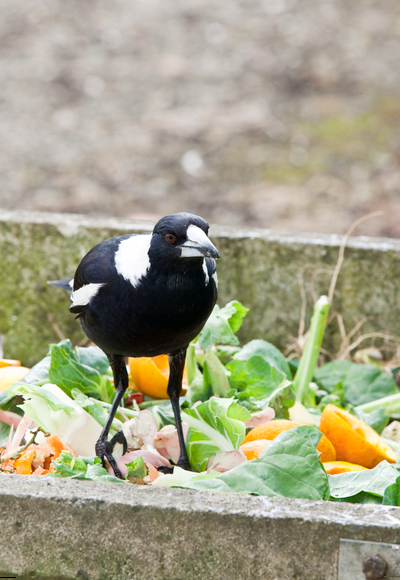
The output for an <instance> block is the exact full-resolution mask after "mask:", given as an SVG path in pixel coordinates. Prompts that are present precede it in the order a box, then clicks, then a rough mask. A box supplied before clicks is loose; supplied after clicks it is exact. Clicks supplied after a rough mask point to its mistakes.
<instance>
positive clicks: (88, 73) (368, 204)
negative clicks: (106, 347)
mask: <svg viewBox="0 0 400 580" xmlns="http://www.w3.org/2000/svg"><path fill="white" fill-rule="evenodd" d="M399 63H400V4H399V2H398V0H386V1H385V2H381V1H380V0H358V1H357V2H354V1H353V0H229V1H227V0H220V1H219V2H215V1H214V0H173V1H169V2H168V1H166V0H114V1H113V2H107V1H105V0H69V1H68V2H63V1H62V0H51V1H50V0H3V1H2V2H1V3H0V207H2V208H6V209H24V210H41V211H61V212H77V213H85V214H91V215H98V216H103V215H107V216H124V217H128V218H129V217H132V218H137V217H146V218H151V219H157V218H158V217H160V216H162V215H164V214H166V213H171V212H175V211H191V212H194V213H198V214H200V215H202V216H203V217H205V218H206V219H207V220H208V221H210V222H213V223H219V224H230V225H246V226H257V227H263V228H271V229H275V230H281V231H298V232H336V233H343V232H344V231H346V229H347V228H348V227H349V225H350V224H351V223H352V222H353V221H354V220H355V219H357V218H358V217H360V216H362V215H364V214H366V213H368V212H370V211H374V210H380V209H381V210H383V212H384V213H383V215H382V217H380V218H376V219H374V220H370V221H368V222H366V223H365V224H364V225H363V226H361V227H360V228H359V229H358V230H357V233H362V234H367V235H379V236H392V237H400V66H399Z"/></svg>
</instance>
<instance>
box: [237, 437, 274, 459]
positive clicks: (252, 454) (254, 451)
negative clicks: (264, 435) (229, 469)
mask: <svg viewBox="0 0 400 580" xmlns="http://www.w3.org/2000/svg"><path fill="white" fill-rule="evenodd" d="M269 443H271V440H269V441H268V439H258V440H257V441H248V442H247V443H242V445H241V446H240V448H239V449H240V450H241V451H243V453H244V454H245V455H246V459H247V460H248V461H251V460H252V459H258V458H259V456H260V454H261V451H264V449H265V448H266V446H267V445H268V444H269Z"/></svg>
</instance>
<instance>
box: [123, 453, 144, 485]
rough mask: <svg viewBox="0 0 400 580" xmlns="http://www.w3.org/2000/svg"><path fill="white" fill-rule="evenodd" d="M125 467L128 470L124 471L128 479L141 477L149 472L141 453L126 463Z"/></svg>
mask: <svg viewBox="0 0 400 580" xmlns="http://www.w3.org/2000/svg"><path fill="white" fill-rule="evenodd" d="M126 467H127V468H128V471H127V473H126V479H129V478H130V477H133V478H137V477H140V478H142V479H143V478H144V477H146V475H147V474H148V472H149V470H148V469H147V467H146V464H145V462H144V459H143V457H142V456H141V455H139V457H136V459H133V461H130V462H129V463H126Z"/></svg>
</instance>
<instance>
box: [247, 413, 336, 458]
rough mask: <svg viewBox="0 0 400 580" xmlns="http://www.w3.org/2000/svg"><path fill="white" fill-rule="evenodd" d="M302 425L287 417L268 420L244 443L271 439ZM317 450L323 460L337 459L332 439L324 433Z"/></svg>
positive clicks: (250, 433)
mask: <svg viewBox="0 0 400 580" xmlns="http://www.w3.org/2000/svg"><path fill="white" fill-rule="evenodd" d="M300 425H301V423H297V422H296V421H289V420H287V419H273V420H272V421H268V423H264V424H263V425H258V427H254V429H252V430H251V431H249V432H248V433H247V435H246V437H245V439H244V442H243V444H247V443H249V442H250V441H258V440H263V439H264V440H265V439H266V440H269V441H271V440H272V439H275V437H277V436H278V435H279V434H280V433H282V432H283V431H288V430H289V429H293V427H298V426H300ZM242 446H243V445H242ZM317 451H319V452H320V457H319V458H320V460H321V461H322V462H324V461H335V459H336V452H335V448H334V446H333V445H332V443H331V441H329V439H328V438H327V437H325V436H324V435H322V437H321V439H320V440H319V443H318V445H317Z"/></svg>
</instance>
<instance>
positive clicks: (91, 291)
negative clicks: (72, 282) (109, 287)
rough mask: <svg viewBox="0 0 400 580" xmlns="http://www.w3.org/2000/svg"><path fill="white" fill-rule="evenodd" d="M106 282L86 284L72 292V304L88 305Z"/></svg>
mask: <svg viewBox="0 0 400 580" xmlns="http://www.w3.org/2000/svg"><path fill="white" fill-rule="evenodd" d="M102 286H104V284H85V286H82V287H81V288H78V290H75V292H72V294H71V301H72V306H86V304H89V302H90V301H91V299H92V298H94V297H95V296H96V294H97V292H98V291H99V290H100V288H101V287H102Z"/></svg>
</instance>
